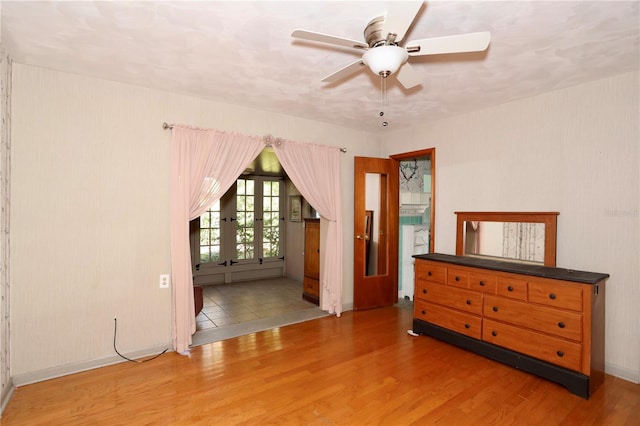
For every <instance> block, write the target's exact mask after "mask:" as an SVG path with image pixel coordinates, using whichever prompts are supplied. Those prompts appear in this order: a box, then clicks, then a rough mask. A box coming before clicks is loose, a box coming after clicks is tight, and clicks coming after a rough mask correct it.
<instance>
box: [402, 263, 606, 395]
mask: <svg viewBox="0 0 640 426" xmlns="http://www.w3.org/2000/svg"><path fill="white" fill-rule="evenodd" d="M414 257H415V258H416V263H415V290H414V292H415V295H414V296H415V297H414V320H413V331H414V333H418V334H424V335H428V336H432V337H435V338H438V339H440V340H443V341H446V342H449V343H452V344H454V345H457V346H460V347H462V348H465V349H468V350H470V351H473V352H476V353H478V354H481V355H484V356H486V357H489V358H492V359H494V360H497V361H500V362H503V363H505V364H508V365H511V366H513V367H516V368H518V369H521V370H524V371H527V372H530V373H533V374H536V375H538V376H540V377H543V378H545V379H548V380H551V381H554V382H556V383H559V384H561V385H563V386H565V387H566V388H567V389H568V390H569V391H570V392H572V393H574V394H576V395H579V396H581V397H583V398H589V395H590V394H591V393H593V391H594V390H595V389H596V388H597V387H598V385H599V384H600V383H602V380H603V379H604V322H605V282H606V280H607V278H608V277H609V275H607V274H599V273H591V272H583V271H573V270H568V269H561V268H552V267H546V266H538V265H530V264H519V263H513V262H504V261H495V260H488V259H482V258H476V257H463V256H452V255H445V254H426V255H416V256H414Z"/></svg>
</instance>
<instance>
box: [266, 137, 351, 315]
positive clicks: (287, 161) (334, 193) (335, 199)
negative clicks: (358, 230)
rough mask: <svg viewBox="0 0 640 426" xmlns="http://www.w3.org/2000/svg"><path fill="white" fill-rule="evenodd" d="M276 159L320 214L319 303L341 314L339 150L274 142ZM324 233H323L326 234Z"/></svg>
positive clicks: (331, 311)
mask: <svg viewBox="0 0 640 426" xmlns="http://www.w3.org/2000/svg"><path fill="white" fill-rule="evenodd" d="M272 145H273V149H274V151H275V152H276V155H277V156H278V160H280V163H281V164H282V167H284V169H285V171H286V172H287V174H288V175H289V177H290V178H291V181H292V182H293V184H294V185H295V186H296V188H298V190H300V192H301V193H302V195H303V196H304V197H305V198H306V199H307V201H309V203H311V205H312V206H313V207H314V208H315V209H316V210H317V211H318V212H319V213H320V216H321V218H320V227H321V229H323V231H322V232H323V233H324V232H326V237H325V241H324V242H325V247H323V249H322V255H321V256H320V303H321V306H320V307H321V308H322V309H323V310H325V311H328V312H329V313H336V314H337V315H338V316H340V315H341V313H342V210H341V205H340V197H341V196H340V194H341V193H340V155H341V153H340V148H337V147H331V146H323V145H314V144H306V143H305V144H303V143H297V142H293V141H283V140H281V139H276V140H275V141H273V143H272ZM325 230H326V231H325Z"/></svg>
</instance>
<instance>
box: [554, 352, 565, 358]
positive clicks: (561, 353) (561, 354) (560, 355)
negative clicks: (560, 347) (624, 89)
mask: <svg viewBox="0 0 640 426" xmlns="http://www.w3.org/2000/svg"><path fill="white" fill-rule="evenodd" d="M556 355H558V356H559V357H560V358H562V357H563V356H564V352H562V351H558V352H556Z"/></svg>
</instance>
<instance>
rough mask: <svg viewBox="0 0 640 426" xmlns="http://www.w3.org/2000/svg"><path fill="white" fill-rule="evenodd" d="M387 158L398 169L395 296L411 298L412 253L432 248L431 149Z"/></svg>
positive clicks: (433, 192)
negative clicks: (396, 162) (394, 161)
mask: <svg viewBox="0 0 640 426" xmlns="http://www.w3.org/2000/svg"><path fill="white" fill-rule="evenodd" d="M391 158H393V159H395V160H396V161H398V167H399V170H400V176H399V178H400V213H399V228H400V229H399V232H398V236H399V243H398V298H399V299H409V300H413V290H414V271H413V266H414V263H415V259H414V258H413V256H414V255H416V254H426V253H431V252H433V250H434V232H433V226H434V218H435V216H434V213H435V212H434V200H435V148H432V149H427V150H422V151H414V152H408V153H404V154H397V155H393V156H391Z"/></svg>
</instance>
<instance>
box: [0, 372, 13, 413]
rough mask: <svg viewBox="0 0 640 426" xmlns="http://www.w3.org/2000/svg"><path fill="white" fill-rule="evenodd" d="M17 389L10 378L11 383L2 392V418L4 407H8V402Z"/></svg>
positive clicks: (0, 404)
mask: <svg viewBox="0 0 640 426" xmlns="http://www.w3.org/2000/svg"><path fill="white" fill-rule="evenodd" d="M15 391H16V387H15V386H14V385H13V380H9V385H8V386H7V388H6V389H5V391H4V392H2V401H0V418H2V413H4V409H5V408H7V404H9V401H11V397H12V396H13V393H14V392H15Z"/></svg>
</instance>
